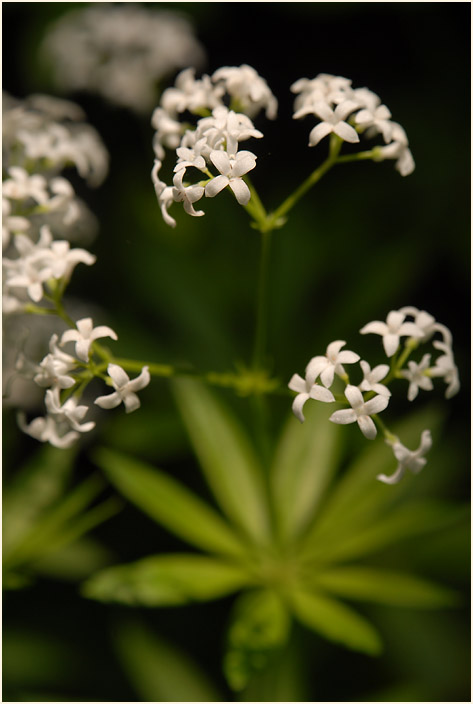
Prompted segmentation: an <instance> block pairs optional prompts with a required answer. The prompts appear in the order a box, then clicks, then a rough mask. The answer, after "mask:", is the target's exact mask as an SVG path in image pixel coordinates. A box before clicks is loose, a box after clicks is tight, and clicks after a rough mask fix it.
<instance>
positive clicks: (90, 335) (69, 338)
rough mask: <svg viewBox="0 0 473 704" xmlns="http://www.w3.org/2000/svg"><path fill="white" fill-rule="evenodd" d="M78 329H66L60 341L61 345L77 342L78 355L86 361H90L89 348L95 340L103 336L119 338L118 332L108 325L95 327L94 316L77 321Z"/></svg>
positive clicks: (113, 338)
mask: <svg viewBox="0 0 473 704" xmlns="http://www.w3.org/2000/svg"><path fill="white" fill-rule="evenodd" d="M76 327H77V329H76V330H66V331H65V332H64V333H63V335H62V338H61V342H60V343H59V344H60V345H61V347H62V346H63V345H65V344H66V343H67V342H75V343H76V355H77V357H78V358H79V359H82V360H83V361H84V362H88V361H89V349H90V345H91V344H92V342H93V341H94V340H98V339H99V338H101V337H111V338H112V340H118V337H117V334H116V332H114V331H113V330H112V329H111V328H109V327H107V325H98V326H97V327H96V328H94V323H93V320H92V318H82V320H78V321H77V322H76Z"/></svg>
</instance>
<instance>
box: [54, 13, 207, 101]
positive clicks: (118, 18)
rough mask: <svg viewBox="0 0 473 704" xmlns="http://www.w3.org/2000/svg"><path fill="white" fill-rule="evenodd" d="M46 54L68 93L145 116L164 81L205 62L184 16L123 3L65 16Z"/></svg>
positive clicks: (58, 22)
mask: <svg viewBox="0 0 473 704" xmlns="http://www.w3.org/2000/svg"><path fill="white" fill-rule="evenodd" d="M43 55H44V56H45V58H46V59H47V60H48V61H49V63H50V65H51V70H52V72H53V75H54V78H55V80H56V82H57V85H58V86H59V87H60V88H61V89H62V90H65V91H76V90H87V91H90V92H95V93H98V94H100V95H102V96H103V97H105V98H107V99H108V100H110V101H111V102H113V103H117V104H119V105H123V106H125V107H128V108H131V109H133V110H136V111H137V112H143V113H145V112H147V111H149V110H150V109H151V108H152V106H153V104H154V103H155V101H156V97H157V84H158V83H159V81H161V79H162V78H164V77H166V76H169V75H171V74H173V73H174V72H175V71H176V70H177V69H179V68H183V67H185V66H196V67H198V66H200V65H201V64H202V63H203V61H204V58H205V54H204V50H203V48H202V46H201V44H200V43H199V42H198V40H197V39H196V37H195V35H194V33H193V30H192V26H191V24H190V22H188V20H187V19H186V18H185V17H183V16H182V15H180V14H177V13H174V12H170V11H167V10H166V11H156V10H154V9H149V8H147V7H143V6H140V5H134V4H130V5H126V4H122V3H119V4H117V5H114V4H112V3H97V4H95V5H93V6H88V7H85V8H80V9H75V10H72V11H71V12H68V13H67V14H65V15H63V16H62V17H61V18H60V19H59V20H57V21H56V22H55V23H54V24H53V25H52V26H51V27H50V29H49V31H48V33H47V35H46V38H45V40H44V43H43Z"/></svg>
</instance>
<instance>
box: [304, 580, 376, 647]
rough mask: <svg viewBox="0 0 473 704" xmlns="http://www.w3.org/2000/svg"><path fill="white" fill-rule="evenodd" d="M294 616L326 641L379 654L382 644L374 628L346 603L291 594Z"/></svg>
mask: <svg viewBox="0 0 473 704" xmlns="http://www.w3.org/2000/svg"><path fill="white" fill-rule="evenodd" d="M291 605H292V610H293V612H294V616H295V617H296V618H297V619H298V620H299V621H300V622H301V623H302V624H304V625H305V626H307V627H308V628H310V629H312V630H313V631H316V632H317V633H319V634H320V635H321V636H323V637H324V638H327V639H328V640H333V641H335V642H336V643H339V644H341V645H344V646H345V647H347V648H350V649H351V650H357V651H359V652H362V653H366V654H367V655H379V653H380V652H381V650H382V642H381V638H380V636H379V634H378V633H377V631H376V630H375V629H374V627H373V626H372V625H371V624H370V623H369V622H368V621H366V620H365V619H364V618H363V617H362V616H360V614H358V613H357V612H356V611H353V609H351V608H349V607H348V606H346V605H345V604H342V603H340V602H339V601H337V600H335V599H332V598H330V597H328V596H325V595H324V594H322V593H320V592H315V591H304V590H302V589H297V590H295V591H294V592H292V593H291Z"/></svg>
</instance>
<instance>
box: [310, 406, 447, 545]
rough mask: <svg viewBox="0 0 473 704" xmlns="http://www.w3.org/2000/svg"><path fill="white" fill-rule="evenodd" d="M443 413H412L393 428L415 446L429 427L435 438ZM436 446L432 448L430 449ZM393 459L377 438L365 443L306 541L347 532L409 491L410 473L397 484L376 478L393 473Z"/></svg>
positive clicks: (411, 476)
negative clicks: (365, 445)
mask: <svg viewBox="0 0 473 704" xmlns="http://www.w3.org/2000/svg"><path fill="white" fill-rule="evenodd" d="M441 419H442V416H441V414H440V413H439V412H438V410H436V409H435V408H430V409H429V410H428V411H426V410H422V411H421V412H420V413H417V414H412V415H410V416H409V417H408V419H407V420H405V421H404V422H403V423H401V424H399V425H398V426H396V427H395V428H394V432H395V434H396V435H398V436H399V437H400V438H401V441H402V443H403V444H404V445H405V446H406V447H409V448H416V447H417V446H418V445H419V442H420V436H421V433H422V431H423V430H425V429H426V428H429V429H431V430H432V432H433V434H434V437H435V435H436V432H435V431H436V429H437V428H438V427H439V425H440V423H441ZM434 451H435V448H433V449H432V452H434ZM395 468H396V460H395V458H394V455H393V453H392V450H391V449H390V448H389V447H387V446H386V444H385V443H384V442H379V441H378V440H375V441H372V442H370V443H367V447H366V450H365V451H364V452H362V453H361V454H360V455H359V456H358V457H357V458H356V459H355V461H354V462H353V463H352V465H351V466H350V467H349V468H348V469H347V471H346V473H345V474H344V475H343V477H342V478H341V479H340V480H339V481H338V482H337V484H336V486H335V487H334V489H333V492H332V494H331V495H330V496H329V497H328V498H327V501H326V503H325V505H324V509H323V511H321V513H320V516H319V517H317V519H316V521H315V523H314V526H313V527H312V528H311V530H310V531H309V533H308V535H307V541H306V542H307V543H308V544H310V543H312V544H315V543H321V542H324V541H325V540H326V538H327V536H329V535H330V538H332V537H334V536H335V535H336V534H337V533H338V534H340V537H341V536H342V534H344V535H347V534H349V533H350V532H351V531H352V530H353V529H354V527H355V526H357V524H361V525H363V524H365V525H366V524H367V523H368V522H369V521H370V520H371V519H372V518H373V517H375V516H378V515H382V514H383V512H385V511H386V509H387V508H388V507H389V506H390V505H392V504H393V503H395V502H396V501H398V500H399V498H400V497H401V496H404V495H405V494H406V493H407V492H408V491H409V486H410V484H411V482H412V481H413V480H414V481H415V480H416V479H418V478H417V477H413V475H411V474H410V473H409V472H408V473H407V474H406V476H405V477H404V478H403V480H402V481H401V482H399V484H396V485H394V486H388V485H386V484H383V483H382V482H379V481H377V479H376V476H377V475H378V474H388V475H389V474H392V473H393V471H394V470H395Z"/></svg>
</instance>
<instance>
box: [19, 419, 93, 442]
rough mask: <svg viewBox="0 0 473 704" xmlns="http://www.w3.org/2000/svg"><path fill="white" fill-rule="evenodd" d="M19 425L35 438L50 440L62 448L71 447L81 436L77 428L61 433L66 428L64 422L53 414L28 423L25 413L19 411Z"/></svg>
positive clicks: (41, 440)
mask: <svg viewBox="0 0 473 704" xmlns="http://www.w3.org/2000/svg"><path fill="white" fill-rule="evenodd" d="M18 425H19V426H20V428H21V429H22V430H23V432H24V433H26V434H27V435H31V437H32V438H35V440H39V441H40V442H49V443H51V445H54V447H59V448H61V449H65V448H67V447H71V446H72V445H73V444H74V443H75V441H76V440H77V438H78V437H79V433H78V432H77V431H76V430H70V431H69V432H66V433H65V434H64V435H63V434H60V431H61V430H63V428H64V423H62V422H60V421H59V422H58V421H57V420H56V419H55V418H54V417H53V416H46V417H45V418H42V417H40V418H35V419H34V420H32V421H31V423H30V424H29V425H28V424H27V423H26V417H25V415H24V413H19V414H18Z"/></svg>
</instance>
